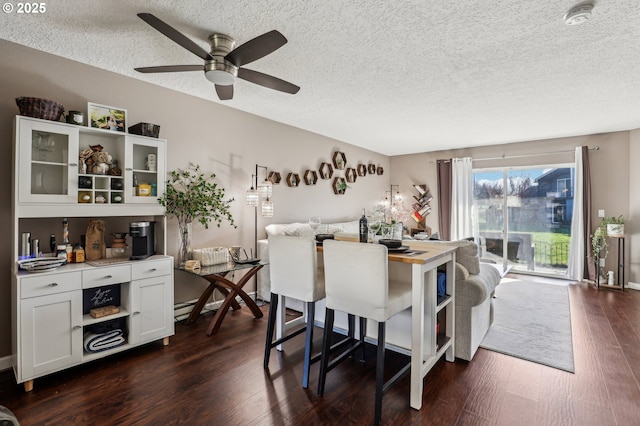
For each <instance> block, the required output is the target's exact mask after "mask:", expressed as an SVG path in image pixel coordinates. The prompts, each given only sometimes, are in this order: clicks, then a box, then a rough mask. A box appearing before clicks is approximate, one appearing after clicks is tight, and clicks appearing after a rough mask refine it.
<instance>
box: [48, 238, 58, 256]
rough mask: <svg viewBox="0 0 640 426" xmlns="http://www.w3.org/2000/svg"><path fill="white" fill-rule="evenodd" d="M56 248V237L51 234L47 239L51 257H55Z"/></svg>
mask: <svg viewBox="0 0 640 426" xmlns="http://www.w3.org/2000/svg"><path fill="white" fill-rule="evenodd" d="M57 246H58V244H57V243H56V236H55V235H54V234H51V237H49V248H50V249H51V255H52V256H53V257H56V247H57Z"/></svg>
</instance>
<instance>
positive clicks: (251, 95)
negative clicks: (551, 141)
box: [0, 0, 640, 155]
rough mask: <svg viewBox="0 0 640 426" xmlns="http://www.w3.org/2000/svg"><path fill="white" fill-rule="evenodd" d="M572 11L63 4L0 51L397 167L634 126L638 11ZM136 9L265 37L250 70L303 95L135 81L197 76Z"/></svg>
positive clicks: (19, 30)
mask: <svg viewBox="0 0 640 426" xmlns="http://www.w3.org/2000/svg"><path fill="white" fill-rule="evenodd" d="M7 2H8V3H13V4H17V2H14V1H13V0H7ZM7 2H5V4H6V3H7ZM575 4H577V2H573V1H570V0H537V1H535V2H533V1H530V0H528V1H522V0H491V1H481V0H451V1H434V0H431V1H428V0H352V1H347V0H324V1H300V0H280V1H278V0H271V1H260V0H235V1H203V0H197V1H195V0H186V1H175V0H173V1H168V0H159V1H141V0H138V1H135V0H134V1H126V2H125V1H94V0H65V1H64V2H46V3H45V5H46V7H47V10H46V12H45V13H44V14H40V15H25V14H22V15H19V14H16V13H15V11H14V12H13V13H3V14H2V16H1V17H0V38H3V39H6V40H9V41H13V42H16V43H19V44H22V45H26V46H29V47H33V48H36V49H39V50H43V51H46V52H50V53H53V54H55V55H59V56H63V57H66V58H69V59H73V60H75V61H79V62H83V63H86V64H90V65H93V66H96V67H99V68H103V69H106V70H110V71H113V72H116V73H119V74H123V75H127V76H130V77H133V78H137V79H140V80H144V81H148V82H151V83H154V84H158V85H160V86H164V87H168V88H171V89H174V90H178V91H181V92H185V93H189V94H191V95H194V96H198V97H202V98H205V99H209V100H211V102H220V103H223V104H224V105H226V106H228V107H231V108H236V109H239V110H243V111H247V112H250V113H253V114H256V115H259V116H262V117H266V118H269V119H272V120H275V121H278V122H282V123H286V124H289V125H291V126H295V127H299V128H302V129H305V130H308V131H311V132H315V133H319V134H322V135H326V136H328V137H332V138H335V139H338V140H342V141H345V142H348V143H351V144H354V145H358V146H362V147H365V148H368V149H371V150H373V151H377V152H380V153H383V154H387V155H397V154H408V153H415V152H425V151H434V150H441V149H448V148H461V147H470V146H476V145H486V144H500V143H508V142H518V141H526V140H536V139H547V138H554V137H563V136H574V135H584V134H594V133H603V132H611V131H618V130H629V129H635V128H640V77H639V76H640V2H639V1H638V0H599V1H597V3H596V4H595V8H594V10H593V15H592V17H591V19H590V20H589V21H588V22H586V23H584V24H582V25H578V26H568V25H565V24H564V22H563V19H562V17H563V15H564V13H565V12H566V11H567V10H568V9H569V8H571V7H572V6H574V5H575ZM139 12H148V13H152V14H154V15H156V16H157V17H158V18H160V19H161V20H163V21H165V22H167V23H168V24H169V25H171V26H173V27H174V28H176V29H177V30H179V31H180V32H182V33H183V34H185V35H187V36H188V37H189V38H191V39H192V40H194V41H195V42H196V43H197V44H199V45H200V46H201V47H203V48H205V49H207V50H208V44H207V41H206V40H207V37H208V35H209V34H210V33H212V32H222V33H226V34H229V35H231V36H232V37H234V38H235V39H236V42H237V44H238V45H239V44H242V43H244V42H245V41H248V40H250V39H252V38H254V37H256V36H258V35H260V34H263V33H265V32H267V31H269V30H272V29H277V30H279V31H280V32H281V33H282V34H284V35H285V36H286V37H287V38H288V40H289V43H287V44H286V45H285V46H283V47H282V48H280V49H279V50H277V51H275V52H274V53H272V54H271V55H269V56H267V57H265V58H262V59H260V60H258V61H256V62H253V63H252V64H250V65H249V66H248V67H249V68H251V69H254V70H256V71H261V72H264V73H267V74H272V75H274V76H277V77H279V78H282V79H284V80H287V81H290V82H292V83H294V84H297V85H299V86H300V87H301V90H300V92H299V93H298V94H296V95H288V94H284V93H280V92H276V91H273V90H270V89H266V88H263V87H260V86H256V85H254V84H251V83H248V82H246V81H243V80H238V81H237V83H236V85H235V96H234V99H233V100H231V101H224V102H221V101H219V100H218V98H217V96H216V94H215V90H214V87H213V85H212V84H211V83H209V82H208V81H207V80H206V79H205V77H204V75H202V74H200V73H198V72H190V73H176V74H155V75H152V74H139V73H137V72H135V71H134V70H133V68H134V67H141V66H154V65H174V64H201V63H202V60H201V59H199V58H198V57H197V56H195V55H193V54H192V53H189V52H188V51H186V50H185V49H183V48H182V47H180V46H178V45H177V44H175V43H173V42H172V41H170V40H169V39H167V38H166V37H164V36H163V35H162V34H160V33H159V32H157V31H156V30H154V29H153V28H152V27H150V26H149V25H147V24H146V23H145V22H143V21H142V20H141V19H139V18H138V17H137V16H136V13H139ZM105 45H108V46H114V48H113V49H111V48H105V47H104V46H105Z"/></svg>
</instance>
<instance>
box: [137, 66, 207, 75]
mask: <svg viewBox="0 0 640 426" xmlns="http://www.w3.org/2000/svg"><path fill="white" fill-rule="evenodd" d="M134 70H136V71H138V72H142V73H153V72H183V71H203V70H204V66H203V65H163V66H159V67H142V68H134Z"/></svg>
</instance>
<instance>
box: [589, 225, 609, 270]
mask: <svg viewBox="0 0 640 426" xmlns="http://www.w3.org/2000/svg"><path fill="white" fill-rule="evenodd" d="M591 250H592V251H593V259H594V260H595V261H596V262H600V260H601V259H605V258H606V257H607V254H608V249H607V230H606V228H605V227H604V226H599V227H597V228H596V230H595V232H594V233H593V235H591Z"/></svg>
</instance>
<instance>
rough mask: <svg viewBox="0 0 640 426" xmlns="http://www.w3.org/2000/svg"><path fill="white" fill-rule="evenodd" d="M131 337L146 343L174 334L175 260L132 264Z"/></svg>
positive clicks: (133, 341) (135, 341)
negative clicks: (168, 333) (169, 332)
mask: <svg viewBox="0 0 640 426" xmlns="http://www.w3.org/2000/svg"><path fill="white" fill-rule="evenodd" d="M132 267H133V270H132V275H133V281H132V283H131V285H132V287H131V292H132V302H133V304H132V307H131V310H132V315H131V330H130V336H131V339H132V343H136V344H137V343H145V342H150V341H153V340H157V339H159V338H162V337H164V336H167V332H168V331H169V330H171V334H173V324H174V318H173V285H172V283H173V261H172V260H171V259H163V260H162V261H156V262H151V261H149V262H144V263H136V264H132Z"/></svg>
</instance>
